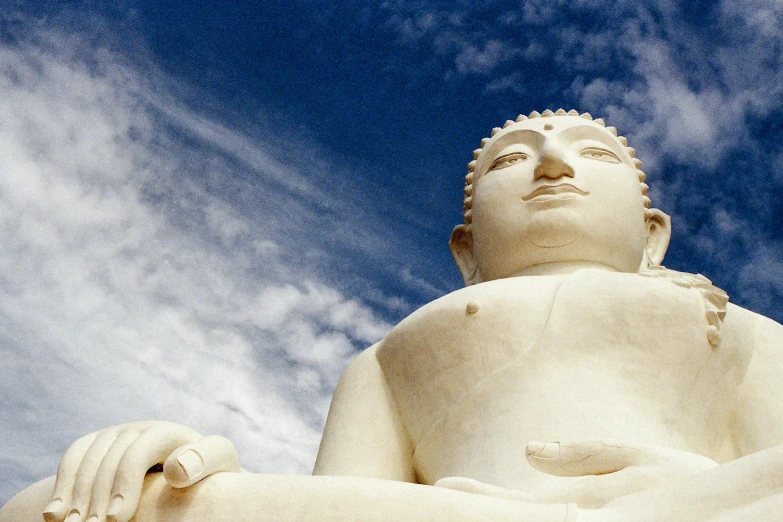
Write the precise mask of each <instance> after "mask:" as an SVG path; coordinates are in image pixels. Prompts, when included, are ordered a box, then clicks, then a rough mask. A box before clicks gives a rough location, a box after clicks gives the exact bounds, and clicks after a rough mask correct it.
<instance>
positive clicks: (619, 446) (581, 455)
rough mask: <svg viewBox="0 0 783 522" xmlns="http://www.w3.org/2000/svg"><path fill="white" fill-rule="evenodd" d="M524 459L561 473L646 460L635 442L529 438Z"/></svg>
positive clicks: (604, 469)
mask: <svg viewBox="0 0 783 522" xmlns="http://www.w3.org/2000/svg"><path fill="white" fill-rule="evenodd" d="M526 454H527V460H528V462H530V464H531V465H532V466H533V467H534V468H536V469H537V470H539V471H543V472H544V473H549V474H550V475H557V476H561V477H581V476H584V475H603V474H606V473H613V472H615V471H619V470H621V469H623V468H626V467H628V466H632V465H638V464H641V463H642V462H641V461H645V462H646V461H647V457H646V455H644V454H643V452H642V450H641V449H639V448H638V447H636V445H628V444H623V443H620V442H615V441H601V440H589V441H576V442H538V441H532V442H529V443H528V445H527V448H526Z"/></svg>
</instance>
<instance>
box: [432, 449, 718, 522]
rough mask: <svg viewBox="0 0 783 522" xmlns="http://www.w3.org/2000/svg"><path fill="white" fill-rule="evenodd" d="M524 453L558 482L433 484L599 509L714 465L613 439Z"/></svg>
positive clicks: (671, 451) (446, 481)
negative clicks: (526, 486)
mask: <svg viewBox="0 0 783 522" xmlns="http://www.w3.org/2000/svg"><path fill="white" fill-rule="evenodd" d="M526 453H527V459H528V462H530V464H531V465H532V466H533V467H534V468H536V469H537V470H539V471H542V472H544V473H548V474H550V475H557V476H559V477H562V481H556V482H554V483H550V484H547V485H546V486H545V487H542V488H540V489H534V490H531V491H520V490H513V489H507V488H501V487H498V486H493V485H490V484H485V483H483V482H479V481H477V480H473V479H467V478H463V477H447V478H443V479H441V480H439V481H438V482H437V483H436V484H435V485H436V486H439V487H447V488H450V489H458V490H460V491H466V492H469V493H481V494H485V495H491V496H496V497H501V498H506V499H510V500H521V501H524V502H534V503H539V504H555V503H557V504H561V503H562V504H569V503H575V504H577V505H578V506H579V507H580V508H599V507H601V506H604V505H605V504H607V503H609V502H611V501H612V500H614V499H616V498H619V497H623V496H625V495H630V494H632V493H636V492H638V491H642V490H645V489H651V488H654V487H657V486H662V485H664V484H666V483H668V482H671V481H673V480H675V479H678V478H682V477H684V476H687V475H692V474H695V473H699V472H701V471H705V470H707V469H710V468H714V467H716V466H718V464H717V463H716V462H714V461H713V460H711V459H709V458H707V457H704V456H702V455H697V454H695V453H690V452H687V451H681V450H675V449H671V448H665V447H662V446H653V445H648V444H631V443H623V442H618V441H612V440H604V441H579V442H562V443H558V442H548V443H544V442H530V443H529V444H528V445H527V450H526ZM574 477H579V478H577V479H574Z"/></svg>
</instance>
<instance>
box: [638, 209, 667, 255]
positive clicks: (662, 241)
mask: <svg viewBox="0 0 783 522" xmlns="http://www.w3.org/2000/svg"><path fill="white" fill-rule="evenodd" d="M645 224H646V225H647V245H646V246H645V248H644V258H645V265H646V266H649V265H660V264H661V263H662V262H663V256H665V255H666V249H667V248H669V240H670V239H671V237H672V222H671V218H669V216H668V215H667V214H664V213H663V212H662V211H660V210H658V209H657V208H651V209H650V210H649V211H648V217H647V219H646V220H645Z"/></svg>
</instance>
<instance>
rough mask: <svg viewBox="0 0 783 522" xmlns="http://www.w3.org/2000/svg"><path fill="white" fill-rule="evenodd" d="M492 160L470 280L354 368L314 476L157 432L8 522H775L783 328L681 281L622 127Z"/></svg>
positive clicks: (343, 384) (464, 258) (519, 136)
mask: <svg viewBox="0 0 783 522" xmlns="http://www.w3.org/2000/svg"><path fill="white" fill-rule="evenodd" d="M474 157H475V160H474V161H472V162H471V163H470V164H469V173H468V176H467V178H466V181H467V183H466V187H465V194H466V197H465V223H464V224H462V225H459V226H457V227H456V228H455V229H454V232H453V234H452V238H451V242H450V245H451V249H452V253H453V254H454V258H455V260H456V262H457V264H458V266H459V269H460V271H461V272H462V275H463V277H464V279H465V282H466V285H467V287H466V288H464V289H461V290H457V291H455V292H452V293H451V294H449V295H446V296H444V297H442V298H440V299H438V300H436V301H434V302H432V303H429V304H427V305H425V306H424V307H422V308H420V309H419V310H417V311H416V312H414V313H413V314H411V315H410V316H409V317H408V318H406V319H405V320H403V321H402V322H401V323H400V324H399V325H397V326H396V327H395V328H394V329H393V330H392V331H391V332H390V333H389V335H388V336H387V337H386V339H384V340H383V341H381V342H380V343H378V344H376V345H375V346H373V347H371V348H368V349H367V350H365V351H364V352H362V353H361V354H360V355H359V356H357V357H356V359H355V360H354V361H353V362H352V363H351V364H350V365H349V366H348V368H347V369H346V371H345V373H344V374H343V377H342V379H341V380H340V384H339V385H338V387H337V390H336V391H335V395H334V399H333V401H332V406H331V409H330V412H329V417H328V420H327V424H326V428H325V430H324V435H323V439H322V442H321V448H320V451H319V454H318V458H317V461H316V464H315V470H314V475H315V476H314V477H303V476H283V475H258V474H251V473H246V472H244V471H243V470H241V469H240V468H239V465H238V458H237V455H236V451H235V449H234V447H233V445H232V444H231V443H230V442H228V441H227V440H225V439H222V438H220V437H203V438H202V437H201V435H199V434H197V433H195V432H194V431H192V430H190V429H189V428H186V427H184V426H179V425H175V424H171V423H165V422H146V423H134V424H129V425H124V426H119V427H115V428H110V429H107V430H104V431H101V432H98V433H93V434H90V435H87V436H85V437H84V438H82V439H80V440H78V441H76V442H75V443H74V444H73V445H72V446H71V447H70V448H69V450H68V451H67V453H66V455H65V456H64V457H63V460H62V462H61V464H60V467H59V469H58V473H57V477H56V479H55V478H54V477H51V478H49V479H46V480H44V481H41V482H39V483H37V484H35V485H33V486H31V487H30V488H28V489H26V490H25V491H23V492H21V493H20V494H19V495H17V496H16V497H14V499H12V500H11V501H10V502H9V503H8V504H7V505H6V506H5V507H3V509H2V510H0V522H9V521H24V522H26V521H33V520H35V521H40V520H41V517H42V515H41V514H42V513H43V518H44V519H45V520H47V521H49V522H51V521H58V522H61V521H63V520H65V521H67V522H83V521H85V520H87V521H88V522H103V521H104V520H110V521H119V522H125V521H128V520H130V519H131V518H132V517H134V516H135V520H138V521H174V520H212V519H214V520H236V521H251V520H253V521H259V520H319V521H321V520H335V521H337V520H340V521H347V520H355V521H368V520H464V521H475V520H488V521H489V520H491V521H498V520H509V521H510V520H515V521H520V520H522V521H547V522H548V521H565V520H580V521H588V522H589V521H607V520H611V521H613V520H659V521H674V520H682V521H693V520H713V519H720V520H771V519H773V518H774V516H775V515H773V514H775V513H778V512H781V509H783V496H781V494H780V493H779V489H780V487H781V486H783V473H781V471H783V445H782V444H783V400H781V399H783V379H781V378H780V375H783V327H782V326H781V325H779V324H777V323H776V322H774V321H772V320H770V319H767V318H765V317H762V316H760V315H757V314H754V313H753V312H750V311H748V310H745V309H743V308H740V307H738V306H734V305H732V304H729V303H728V297H727V296H726V294H725V293H724V292H723V291H721V290H720V289H718V288H716V287H714V286H713V285H712V284H711V283H710V282H709V281H708V280H706V279H705V278H703V277H702V276H698V275H693V274H686V273H680V272H674V271H670V270H667V269H665V268H662V267H661V266H660V263H661V262H662V260H663V257H664V254H665V252H666V248H667V246H668V242H669V236H670V225H669V218H668V216H666V215H665V214H664V213H662V212H661V211H659V210H656V209H651V208H649V204H650V200H649V199H648V198H647V196H646V193H647V185H645V184H644V174H643V173H642V172H641V170H640V167H641V162H640V161H639V160H638V159H636V158H635V151H634V150H633V149H632V148H630V147H628V146H627V141H626V140H625V138H622V137H618V136H617V133H616V131H615V129H613V128H611V127H605V126H604V123H603V121H601V120H600V119H596V120H593V119H592V118H591V117H590V116H589V115H588V114H581V115H580V114H579V113H577V112H576V111H570V112H568V113H566V112H565V111H563V110H558V111H557V112H555V113H553V112H551V111H545V112H544V113H542V114H539V113H537V112H533V113H532V114H530V116H529V117H525V116H520V117H519V118H518V119H517V120H516V121H508V122H506V125H504V127H503V128H502V129H501V128H496V129H493V131H492V137H491V138H487V139H485V140H483V141H482V146H481V148H480V149H477V150H476V151H474ZM164 462H165V464H164V465H163V473H155V472H150V473H148V470H149V469H150V468H151V467H154V466H155V465H156V464H161V463H164ZM153 469H154V468H153ZM172 486H176V487H172Z"/></svg>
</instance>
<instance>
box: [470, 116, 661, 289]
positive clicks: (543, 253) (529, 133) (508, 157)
mask: <svg viewBox="0 0 783 522" xmlns="http://www.w3.org/2000/svg"><path fill="white" fill-rule="evenodd" d="M472 198H473V202H472V214H473V215H472V226H471V228H472V240H473V256H474V257H475V260H476V263H477V264H478V269H479V273H480V278H481V280H483V281H487V280H491V279H499V278H502V277H509V276H512V275H514V274H516V273H518V272H520V271H521V270H524V269H526V268H529V267H532V266H534V265H540V264H544V263H552V262H590V263H599V264H602V265H606V266H608V267H610V268H613V269H616V270H619V271H623V272H636V271H638V270H639V266H640V264H641V262H642V258H643V255H644V251H645V244H646V240H647V227H646V225H645V218H644V204H643V201H642V194H641V190H640V186H639V178H638V172H637V170H636V169H635V167H634V165H633V163H632V161H631V158H630V157H629V156H628V154H627V152H626V151H625V148H624V147H623V146H622V145H621V144H620V142H619V141H617V139H616V138H615V137H614V136H612V135H611V134H609V133H608V132H606V131H605V130H604V128H603V127H601V126H599V125H598V124H596V123H593V122H592V121H590V120H586V119H584V118H580V117H578V116H555V117H548V118H535V119H530V120H526V121H524V122H521V123H518V124H515V125H513V126H511V127H509V128H508V129H504V131H502V132H500V133H498V135H496V136H495V137H494V138H493V139H492V141H491V142H490V143H488V144H487V146H486V147H485V150H484V151H483V152H482V154H481V156H480V157H479V159H478V161H477V165H476V170H475V175H474V181H473V196H472Z"/></svg>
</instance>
